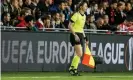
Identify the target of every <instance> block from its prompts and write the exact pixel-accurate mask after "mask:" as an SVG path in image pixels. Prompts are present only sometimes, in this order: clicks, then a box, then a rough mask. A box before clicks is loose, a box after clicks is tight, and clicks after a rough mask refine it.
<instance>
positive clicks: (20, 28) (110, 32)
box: [0, 26, 133, 35]
mask: <svg viewBox="0 0 133 80" xmlns="http://www.w3.org/2000/svg"><path fill="white" fill-rule="evenodd" d="M0 29H1V30H2V31H8V30H9V31H27V30H26V29H27V28H26V27H14V26H8V27H7V26H0ZM39 31H48V32H61V31H63V32H69V29H62V28H40V29H39ZM84 31H85V32H86V33H106V34H115V33H118V34H123V33H124V34H129V35H130V34H133V31H113V32H112V31H110V30H94V29H84Z"/></svg>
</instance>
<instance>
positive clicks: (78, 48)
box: [68, 2, 87, 76]
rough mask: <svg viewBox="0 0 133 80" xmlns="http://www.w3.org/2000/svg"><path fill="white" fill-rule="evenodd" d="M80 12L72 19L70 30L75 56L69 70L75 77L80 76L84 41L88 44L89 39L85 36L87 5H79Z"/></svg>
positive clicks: (83, 3)
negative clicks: (79, 66) (79, 69)
mask: <svg viewBox="0 0 133 80" xmlns="http://www.w3.org/2000/svg"><path fill="white" fill-rule="evenodd" d="M78 9H79V10H78V11H77V12H75V13H74V14H73V15H72V17H71V21H70V22H69V26H68V27H69V29H70V31H71V34H70V42H71V44H72V46H74V49H75V55H74V57H73V59H72V63H71V66H70V68H69V73H70V74H71V75H73V76H80V74H79V72H78V70H77V69H78V65H79V61H80V58H81V57H82V53H83V50H82V47H83V43H84V41H86V42H87V37H86V36H85V33H84V25H85V21H86V15H85V12H86V9H87V3H86V2H82V3H80V5H79V8H78Z"/></svg>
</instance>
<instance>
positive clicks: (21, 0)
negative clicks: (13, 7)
mask: <svg viewBox="0 0 133 80" xmlns="http://www.w3.org/2000/svg"><path fill="white" fill-rule="evenodd" d="M19 6H20V8H21V9H22V8H23V0H19Z"/></svg>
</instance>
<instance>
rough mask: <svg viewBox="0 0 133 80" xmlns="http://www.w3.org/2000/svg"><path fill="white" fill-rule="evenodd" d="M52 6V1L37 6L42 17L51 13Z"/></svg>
mask: <svg viewBox="0 0 133 80" xmlns="http://www.w3.org/2000/svg"><path fill="white" fill-rule="evenodd" d="M51 5H52V0H45V1H44V2H42V1H40V2H39V3H38V5H37V8H38V10H39V11H41V15H43V14H45V13H47V12H49V10H50V7H51Z"/></svg>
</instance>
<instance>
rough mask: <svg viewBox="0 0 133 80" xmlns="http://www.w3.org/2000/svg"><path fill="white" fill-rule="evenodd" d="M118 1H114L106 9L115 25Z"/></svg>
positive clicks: (110, 20) (110, 21) (111, 23)
mask: <svg viewBox="0 0 133 80" xmlns="http://www.w3.org/2000/svg"><path fill="white" fill-rule="evenodd" d="M116 8H117V2H116V1H113V2H112V3H111V5H110V7H109V8H107V9H106V14H107V15H108V16H109V23H110V25H115V15H116Z"/></svg>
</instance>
